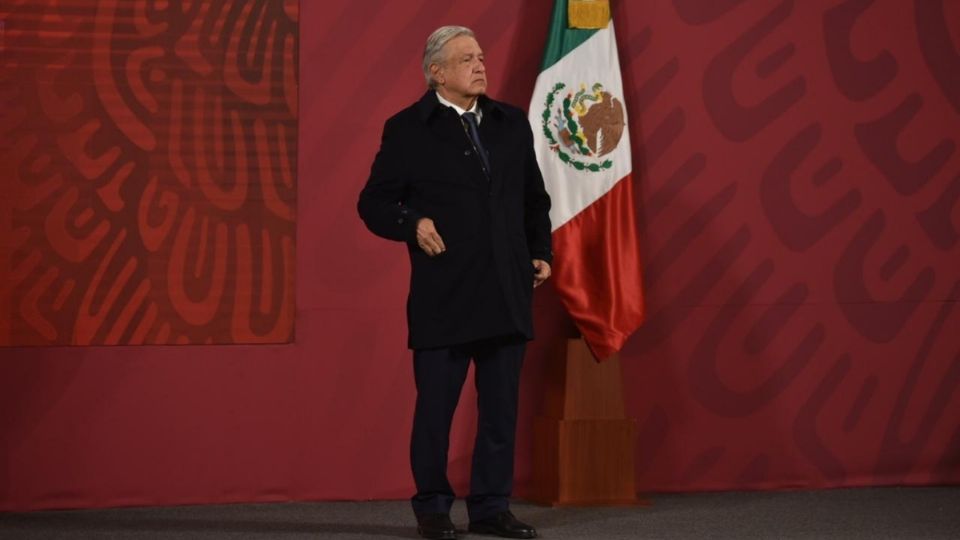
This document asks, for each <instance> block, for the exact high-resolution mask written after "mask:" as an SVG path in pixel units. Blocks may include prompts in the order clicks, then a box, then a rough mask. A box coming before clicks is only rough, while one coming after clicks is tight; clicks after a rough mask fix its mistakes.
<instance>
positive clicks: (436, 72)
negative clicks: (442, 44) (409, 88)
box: [430, 64, 443, 84]
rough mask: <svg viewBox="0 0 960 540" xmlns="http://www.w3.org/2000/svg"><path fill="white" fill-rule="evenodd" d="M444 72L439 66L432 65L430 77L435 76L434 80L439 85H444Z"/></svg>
mask: <svg viewBox="0 0 960 540" xmlns="http://www.w3.org/2000/svg"><path fill="white" fill-rule="evenodd" d="M442 71H443V69H442V68H441V67H440V65H439V64H430V75H431V76H433V80H434V82H436V83H437V84H443V77H442V75H441V72H442Z"/></svg>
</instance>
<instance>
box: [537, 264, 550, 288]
mask: <svg viewBox="0 0 960 540" xmlns="http://www.w3.org/2000/svg"><path fill="white" fill-rule="evenodd" d="M533 270H534V272H533V286H534V287H539V286H540V284H541V283H543V282H544V281H546V280H547V278H548V277H550V263H548V262H547V261H543V260H540V259H534V260H533Z"/></svg>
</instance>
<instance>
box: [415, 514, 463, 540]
mask: <svg viewBox="0 0 960 540" xmlns="http://www.w3.org/2000/svg"><path fill="white" fill-rule="evenodd" d="M417 532H418V533H420V536H422V537H424V538H433V539H436V540H456V538H457V528H456V527H454V526H453V522H452V521H450V516H449V515H448V514H420V515H418V516H417Z"/></svg>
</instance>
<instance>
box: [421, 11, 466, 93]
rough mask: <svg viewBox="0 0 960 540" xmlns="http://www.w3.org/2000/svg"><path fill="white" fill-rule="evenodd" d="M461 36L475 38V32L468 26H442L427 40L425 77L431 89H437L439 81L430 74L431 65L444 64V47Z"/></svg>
mask: <svg viewBox="0 0 960 540" xmlns="http://www.w3.org/2000/svg"><path fill="white" fill-rule="evenodd" d="M460 36H468V37H475V36H474V35H473V30H471V29H469V28H467V27H466V26H441V27H440V28H437V29H436V30H434V31H433V33H432V34H430V37H428V38H427V45H426V46H425V47H424V48H423V77H424V78H425V79H426V80H427V86H429V87H430V88H436V87H437V81H435V80H433V74H431V73H430V65H431V64H441V63H443V60H444V58H441V57H440V53H441V52H442V51H443V46H444V45H446V44H447V42H448V41H450V40H451V39H453V38H456V37H460Z"/></svg>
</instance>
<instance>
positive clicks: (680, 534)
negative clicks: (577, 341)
mask: <svg viewBox="0 0 960 540" xmlns="http://www.w3.org/2000/svg"><path fill="white" fill-rule="evenodd" d="M650 502H651V503H652V504H651V505H650V506H643V507H634V508H546V507H542V506H535V505H531V504H528V503H524V502H519V501H518V502H515V503H514V505H513V510H514V513H515V514H516V515H517V516H518V517H520V518H521V519H523V520H525V521H528V522H530V523H531V524H533V525H534V526H536V527H537V528H538V530H539V531H540V536H541V537H542V538H555V539H574V538H584V539H593V538H663V539H673V538H735V539H749V538H818V539H819V538H863V539H878V538H898V539H899V538H952V539H960V487H949V488H948V487H943V488H869V489H844V490H825V491H798V492H774V493H771V492H762V493H760V492H754V493H709V494H691V495H654V496H651V497H650ZM452 517H453V520H454V523H456V524H457V525H458V527H462V528H464V529H465V528H466V512H465V511H464V508H463V503H462V502H460V501H458V503H457V505H456V506H455V507H454V511H453V515H452ZM463 536H464V537H473V538H484V537H481V536H478V535H467V534H466V533H465V532H464V534H463ZM0 538H3V539H8V538H9V539H20V538H24V539H34V538H124V539H126V538H205V539H211V538H216V539H220V538H282V539H296V538H342V539H361V538H371V539H383V538H418V537H417V535H416V531H415V529H414V521H413V517H412V515H411V514H410V511H409V507H408V505H407V503H406V502H403V501H376V502H330V503H280V504H249V505H223V506H180V507H165V508H127V509H114V510H78V511H61V512H35V513H27V514H0Z"/></svg>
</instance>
